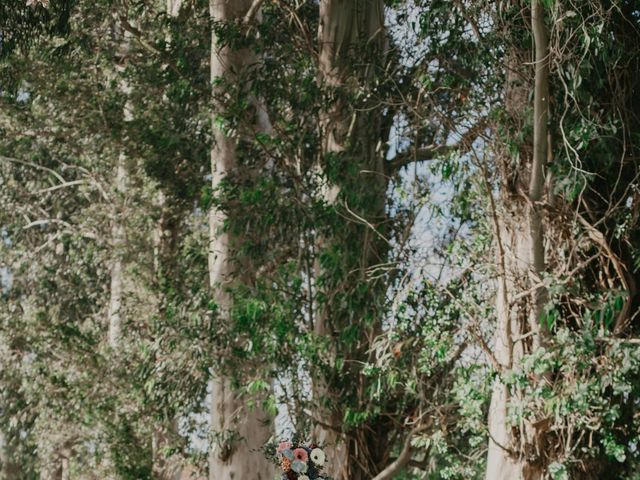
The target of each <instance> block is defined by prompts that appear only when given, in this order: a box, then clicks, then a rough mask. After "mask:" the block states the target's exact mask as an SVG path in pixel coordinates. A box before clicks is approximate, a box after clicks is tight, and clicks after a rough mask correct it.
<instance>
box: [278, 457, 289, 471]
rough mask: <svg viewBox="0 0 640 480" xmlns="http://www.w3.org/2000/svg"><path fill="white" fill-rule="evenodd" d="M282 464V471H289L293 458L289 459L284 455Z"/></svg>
mask: <svg viewBox="0 0 640 480" xmlns="http://www.w3.org/2000/svg"><path fill="white" fill-rule="evenodd" d="M280 466H281V467H282V471H283V472H285V473H287V472H288V471H289V470H291V460H289V459H288V458H287V457H282V461H281V462H280Z"/></svg>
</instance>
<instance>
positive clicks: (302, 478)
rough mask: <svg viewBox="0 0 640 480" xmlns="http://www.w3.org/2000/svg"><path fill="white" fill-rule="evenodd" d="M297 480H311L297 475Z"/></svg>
mask: <svg viewBox="0 0 640 480" xmlns="http://www.w3.org/2000/svg"><path fill="white" fill-rule="evenodd" d="M298 480H311V479H310V478H309V477H307V476H306V475H298Z"/></svg>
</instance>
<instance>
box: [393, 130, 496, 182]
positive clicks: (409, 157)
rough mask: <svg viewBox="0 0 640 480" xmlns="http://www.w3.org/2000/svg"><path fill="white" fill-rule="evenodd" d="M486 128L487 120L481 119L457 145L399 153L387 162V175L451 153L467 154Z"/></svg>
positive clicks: (436, 146)
mask: <svg viewBox="0 0 640 480" xmlns="http://www.w3.org/2000/svg"><path fill="white" fill-rule="evenodd" d="M485 127H486V120H485V119H484V118H481V119H480V120H478V122H477V123H476V124H475V125H473V126H472V127H471V128H469V130H467V131H466V132H465V133H464V134H463V135H462V137H461V138H460V141H459V142H458V143H456V144H455V145H432V146H429V147H423V148H418V149H416V150H412V151H408V152H403V153H398V154H397V155H396V156H395V157H394V158H393V159H392V160H390V161H388V162H386V173H387V174H388V175H393V174H394V173H396V172H397V171H398V170H400V169H401V168H403V167H406V166H407V165H410V164H412V163H414V162H427V161H429V160H434V159H436V158H438V157H441V156H442V155H446V154H448V153H451V152H456V151H457V152H459V153H466V152H468V151H469V150H471V147H472V145H473V142H474V141H475V140H476V139H477V138H478V137H479V136H480V135H481V134H482V131H483V130H484V129H485Z"/></svg>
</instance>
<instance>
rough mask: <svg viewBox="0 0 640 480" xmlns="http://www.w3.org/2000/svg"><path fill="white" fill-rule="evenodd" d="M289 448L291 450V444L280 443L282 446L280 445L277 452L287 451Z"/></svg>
mask: <svg viewBox="0 0 640 480" xmlns="http://www.w3.org/2000/svg"><path fill="white" fill-rule="evenodd" d="M288 448H291V442H280V445H278V450H277V452H278V453H280V452H281V451H283V450H286V449H288Z"/></svg>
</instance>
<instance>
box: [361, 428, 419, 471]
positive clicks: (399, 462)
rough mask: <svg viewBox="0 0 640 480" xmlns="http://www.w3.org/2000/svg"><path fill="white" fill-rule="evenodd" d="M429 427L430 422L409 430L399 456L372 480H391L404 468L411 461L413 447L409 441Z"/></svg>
mask: <svg viewBox="0 0 640 480" xmlns="http://www.w3.org/2000/svg"><path fill="white" fill-rule="evenodd" d="M430 427H431V422H428V423H427V424H425V425H420V426H418V427H416V428H414V429H413V430H411V432H409V434H408V435H407V438H406V440H405V441H404V446H403V447H402V452H400V455H398V458H396V459H395V460H394V461H393V462H392V463H391V464H390V465H389V466H387V468H385V469H384V470H383V471H381V472H380V473H379V474H378V475H376V476H375V477H373V480H391V479H392V478H393V477H395V476H396V475H397V474H398V473H399V472H400V470H402V469H403V468H404V467H406V466H407V465H408V464H409V462H410V461H411V455H412V454H413V447H412V446H411V441H412V440H413V437H414V436H415V435H416V434H418V433H420V432H423V431H425V430H427V429H428V428H430Z"/></svg>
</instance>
